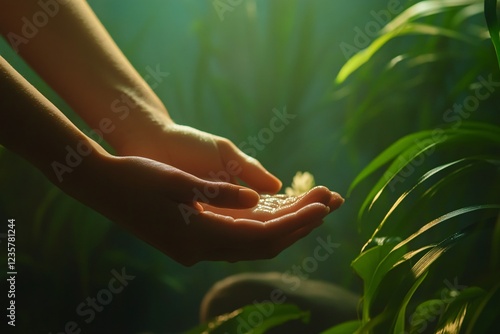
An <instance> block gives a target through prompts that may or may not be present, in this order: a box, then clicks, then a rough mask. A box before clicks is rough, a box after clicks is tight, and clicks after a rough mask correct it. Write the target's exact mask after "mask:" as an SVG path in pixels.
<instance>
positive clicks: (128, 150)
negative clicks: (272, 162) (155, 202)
mask: <svg viewBox="0 0 500 334" xmlns="http://www.w3.org/2000/svg"><path fill="white" fill-rule="evenodd" d="M116 149H117V153H118V154H119V155H123V156H140V157H146V158H150V159H153V160H156V161H160V162H163V163H165V164H168V165H171V166H174V167H176V168H179V169H181V170H183V171H185V172H188V173H190V174H193V175H195V176H197V177H200V178H203V179H207V180H217V181H223V182H230V183H237V180H238V179H240V180H242V181H244V182H245V183H246V184H248V186H249V187H250V188H252V189H254V190H256V191H257V192H259V193H271V194H274V193H276V192H278V191H279V189H280V188H281V181H280V180H279V179H278V178H276V177H275V176H273V175H272V174H270V173H269V172H268V171H267V170H266V169H265V168H264V167H263V166H262V165H261V164H260V162H259V161H257V160H256V159H254V158H252V157H250V156H248V155H246V154H245V153H244V152H242V151H241V150H240V149H239V148H238V147H236V145H234V144H233V143H232V142H231V141H230V140H228V139H226V138H223V137H219V136H215V135H212V134H209V133H206V132H203V131H200V130H197V129H194V128H191V127H188V126H183V125H178V124H174V123H171V124H165V125H164V126H162V127H158V128H157V129H156V130H155V131H152V132H151V133H147V134H144V136H142V137H141V138H136V139H135V140H133V141H131V142H130V143H128V144H127V145H124V146H122V147H119V148H116Z"/></svg>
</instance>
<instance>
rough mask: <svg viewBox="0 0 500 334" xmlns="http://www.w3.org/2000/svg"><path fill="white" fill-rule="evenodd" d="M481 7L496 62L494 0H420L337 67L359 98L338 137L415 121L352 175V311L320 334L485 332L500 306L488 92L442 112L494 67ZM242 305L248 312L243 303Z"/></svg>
mask: <svg viewBox="0 0 500 334" xmlns="http://www.w3.org/2000/svg"><path fill="white" fill-rule="evenodd" d="M483 6H484V9H485V10H484V14H485V17H486V21H487V27H488V28H489V32H490V34H491V40H492V41H493V44H494V46H495V48H496V50H497V53H496V57H499V59H500V53H499V51H500V50H499V48H500V42H499V25H498V20H497V13H496V8H497V6H496V1H488V0H487V1H485V2H484V4H483V2H481V1H474V0H443V1H433V0H427V1H421V2H418V3H416V4H414V5H413V6H410V7H409V8H408V9H407V10H406V11H405V12H403V13H402V14H401V15H399V16H398V17H396V18H395V19H394V20H392V21H391V22H390V23H389V24H388V25H387V26H386V27H385V28H384V29H383V30H382V32H381V35H380V36H379V37H378V38H377V39H375V40H374V41H373V42H372V43H371V44H370V46H368V47H367V48H366V49H365V50H363V51H361V52H359V53H358V54H356V55H355V56H353V57H352V58H351V59H350V60H348V62H347V63H346V64H345V66H344V67H343V68H342V69H341V71H340V72H339V75H338V76H337V80H336V83H335V87H336V90H337V94H336V95H337V96H338V95H341V96H342V99H344V100H346V105H352V104H354V103H357V104H359V101H360V100H361V99H360V96H363V98H362V100H361V101H362V102H361V105H358V106H356V107H353V110H355V112H354V113H352V114H350V115H349V118H348V119H347V129H346V136H347V137H348V138H352V139H356V138H358V139H357V140H358V141H363V136H362V133H363V132H365V131H368V132H373V131H380V132H384V133H387V132H391V130H394V131H393V132H396V133H397V132H398V131H399V129H395V126H401V124H402V123H405V120H404V118H407V121H408V122H412V123H415V124H416V125H415V128H416V129H419V128H424V129H426V130H421V131H417V132H414V133H412V134H407V135H406V136H404V137H403V138H402V139H400V140H398V141H396V142H395V143H393V144H392V145H390V146H389V147H388V148H387V149H386V150H385V151H383V152H382V153H381V154H379V155H378V156H377V157H376V158H375V159H374V160H372V162H371V163H370V164H369V165H368V166H367V167H366V168H365V169H364V170H363V171H362V172H361V173H360V174H359V175H358V177H357V178H356V179H355V180H354V181H353V183H352V185H351V190H354V189H355V188H359V187H360V185H363V184H364V185H366V184H369V183H372V182H373V183H374V185H373V186H372V188H371V190H369V191H368V195H367V196H366V198H365V200H364V202H363V204H362V205H361V208H360V210H359V215H358V218H359V225H358V227H359V231H360V233H361V235H363V236H365V237H366V238H368V240H367V242H366V243H365V245H364V246H363V247H362V250H361V253H360V255H359V256H358V257H356V259H354V261H353V262H352V268H353V269H354V270H355V272H356V273H357V274H358V275H359V276H360V277H361V278H362V279H363V282H364V283H363V285H364V287H363V291H364V292H363V298H362V300H361V302H360V310H359V313H360V316H359V319H353V320H352V321H350V322H347V323H343V324H340V325H337V326H335V327H333V328H331V329H329V330H326V331H325V332H324V333H323V334H341V333H342V334H343V333H345V334H351V333H395V334H400V333H401V334H402V333H493V332H494V331H495V328H496V319H498V316H499V315H500V308H499V305H500V127H499V126H498V123H499V121H500V117H499V116H498V114H497V110H496V106H495V104H498V101H499V99H498V94H495V93H494V92H491V95H490V96H489V97H488V98H487V99H483V100H481V101H480V103H479V104H477V105H475V107H474V108H472V109H473V110H469V109H471V108H468V109H466V110H467V111H464V110H463V109H462V110H461V111H459V110H458V109H457V110H454V111H453V110H451V109H450V107H451V108H453V106H454V104H455V101H460V103H464V102H465V101H466V100H467V99H469V100H472V98H470V96H473V95H472V94H474V92H475V89H477V88H478V85H480V83H478V82H477V80H478V79H477V78H478V76H479V75H481V74H482V75H484V76H490V78H491V77H492V76H493V78H495V75H496V74H497V73H498V70H497V66H498V64H496V61H495V60H496V57H495V52H493V50H492V48H491V46H490V45H488V44H487V43H485V41H487V40H488V32H487V29H486V25H484V24H483V22H482V16H481V15H478V14H481V13H483ZM414 35H415V36H414ZM423 40H424V41H425V42H422V41H423ZM386 44H387V45H391V46H392V48H393V51H395V52H396V55H394V57H393V58H392V60H389V61H388V60H387V58H386V57H387V56H386V54H382V55H380V52H379V50H381V49H383V48H387V47H388V46H386ZM457 50H462V52H460V53H458V52H457ZM484 71H486V72H484ZM374 76H380V77H382V78H383V79H381V80H378V81H377V80H373V79H371V78H372V77H374ZM370 82H375V84H368V83H370ZM377 82H379V83H381V84H376V83H377ZM342 85H343V86H342ZM339 87H340V89H339ZM360 92H362V93H361V94H360ZM351 95H354V96H351ZM443 95H444V96H443ZM443 110H446V111H445V112H444V113H443ZM449 110H451V111H449ZM413 111H414V113H412V112H413ZM471 113H474V115H472V117H471ZM375 118H383V119H386V120H387V125H386V126H384V129H370V121H371V120H373V119H375ZM469 118H470V119H469ZM472 119H473V120H474V121H471V120H472ZM395 120H397V121H395ZM495 123H496V124H497V125H495ZM378 124H380V123H378ZM410 128H411V126H410ZM381 140H384V135H383V134H381ZM384 167H385V171H383V172H382V173H381V170H382V169H383V168H384ZM358 191H359V190H358ZM251 308H254V309H255V310H257V309H258V308H257V306H255V305H254V306H248V307H247V308H245V311H246V312H248V311H249V310H250V309H251ZM297 312H299V311H298V310H293V312H292V313H290V318H287V317H283V314H282V313H280V314H279V318H277V319H274V322H273V324H274V325H276V326H277V325H279V324H280V323H283V322H286V321H288V320H289V319H293V317H292V316H293V315H295V316H297ZM224 320H227V321H221V319H218V321H216V322H214V323H211V324H209V325H207V326H205V327H203V330H205V331H208V332H210V333H224V331H226V330H228V329H232V330H233V331H235V330H236V326H237V323H236V322H234V321H233V320H234V318H224ZM278 320H281V321H278ZM231 326H233V327H231ZM266 328H267V327H266ZM223 330H224V331H223Z"/></svg>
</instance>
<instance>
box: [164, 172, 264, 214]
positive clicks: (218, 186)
mask: <svg viewBox="0 0 500 334" xmlns="http://www.w3.org/2000/svg"><path fill="white" fill-rule="evenodd" d="M165 181H167V180H165ZM167 182H168V184H164V186H163V187H162V189H163V192H164V193H166V195H167V196H168V197H169V198H171V199H173V200H175V201H178V202H184V203H193V202H202V203H207V204H210V205H213V206H217V207H224V208H231V209H246V208H251V207H254V206H256V205H257V203H258V202H259V200H260V196H259V194H258V193H257V192H255V191H254V190H252V189H249V188H245V187H242V186H240V185H236V184H232V183H227V182H213V181H207V180H204V179H201V178H198V177H196V176H194V175H191V174H189V173H186V172H183V171H180V170H176V171H175V177H170V178H168V181H167Z"/></svg>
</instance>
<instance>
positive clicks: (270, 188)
mask: <svg viewBox="0 0 500 334" xmlns="http://www.w3.org/2000/svg"><path fill="white" fill-rule="evenodd" d="M217 145H218V147H219V151H220V153H221V157H222V159H223V160H224V163H225V164H227V163H228V162H229V161H236V162H237V164H238V166H240V168H241V171H240V173H239V174H238V175H237V177H238V178H240V179H241V180H243V181H244V182H245V183H247V184H248V186H249V187H250V188H252V189H255V190H256V191H257V192H259V193H269V194H275V193H277V192H278V191H279V190H280V189H281V185H282V184H281V181H280V180H279V179H278V178H277V177H276V176H274V175H272V174H271V173H269V172H268V171H267V170H266V169H265V168H264V167H263V166H262V165H261V164H260V162H259V161H257V160H256V159H254V158H252V157H250V156H248V155H246V154H245V153H243V152H242V151H240V150H239V149H238V148H237V147H236V146H235V145H234V144H233V143H232V142H230V141H227V140H221V141H219V142H218V143H217Z"/></svg>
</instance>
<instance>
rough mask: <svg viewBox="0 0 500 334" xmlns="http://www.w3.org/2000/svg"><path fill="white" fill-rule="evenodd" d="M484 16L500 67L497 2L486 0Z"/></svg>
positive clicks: (499, 33)
mask: <svg viewBox="0 0 500 334" xmlns="http://www.w3.org/2000/svg"><path fill="white" fill-rule="evenodd" d="M484 16H485V18H486V24H487V25H488V30H489V32H490V36H491V42H492V43H493V46H494V47H495V52H496V54H497V61H498V64H499V65H500V23H499V22H498V15H497V0H484Z"/></svg>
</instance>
